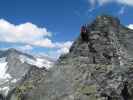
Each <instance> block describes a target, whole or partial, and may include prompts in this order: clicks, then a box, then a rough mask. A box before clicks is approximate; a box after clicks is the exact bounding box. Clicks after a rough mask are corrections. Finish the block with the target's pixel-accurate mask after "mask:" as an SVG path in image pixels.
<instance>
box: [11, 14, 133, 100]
mask: <svg viewBox="0 0 133 100" xmlns="http://www.w3.org/2000/svg"><path fill="white" fill-rule="evenodd" d="M84 37H85V38H84ZM132 41H133V30H130V29H128V28H126V27H124V26H123V25H121V23H120V21H119V20H118V19H117V18H114V17H111V16H107V15H102V16H98V17H97V18H96V20H94V21H93V22H92V23H91V24H88V25H87V32H86V33H85V34H82V33H81V34H80V36H79V37H78V38H77V39H76V40H75V42H74V43H73V45H72V47H71V48H70V52H69V53H68V54H66V55H62V56H61V57H60V58H59V60H58V62H57V64H55V65H54V67H53V68H51V69H50V70H49V71H48V72H46V74H45V76H44V77H42V78H41V80H40V81H39V84H38V85H37V86H35V88H34V89H30V90H29V89H26V91H24V92H21V96H20V97H19V98H17V97H18V96H19V95H20V94H19V93H17V92H14V93H13V95H12V96H11V100H132V99H133V64H132V61H133V53H132V50H133V44H132ZM31 77H33V76H31ZM28 82H29V81H28ZM23 85H24V84H22V85H21V86H19V88H21V87H22V86H23ZM27 85H28V84H27ZM27 85H25V86H27ZM27 91H28V93H27ZM23 97H25V98H23Z"/></svg>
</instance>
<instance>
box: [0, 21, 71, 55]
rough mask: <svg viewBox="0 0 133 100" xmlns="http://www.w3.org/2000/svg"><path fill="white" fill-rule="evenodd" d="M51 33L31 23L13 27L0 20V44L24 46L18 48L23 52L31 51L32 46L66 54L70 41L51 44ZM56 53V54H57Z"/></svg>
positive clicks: (13, 25)
mask: <svg viewBox="0 0 133 100" xmlns="http://www.w3.org/2000/svg"><path fill="white" fill-rule="evenodd" d="M51 37H52V33H51V32H49V31H48V30H47V28H45V27H38V26H37V25H35V24H32V23H31V22H26V23H23V24H19V25H15V24H12V23H10V22H8V21H7V20H4V19H0V42H9V43H17V44H24V45H25V46H22V47H19V48H18V49H21V50H23V51H25V50H32V49H33V46H37V47H44V48H50V49H57V51H58V52H59V51H60V54H62V53H67V52H68V51H69V48H70V46H71V44H72V41H67V42H52V40H51V39H50V38H51ZM57 51H56V52H57Z"/></svg>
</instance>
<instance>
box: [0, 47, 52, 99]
mask: <svg viewBox="0 0 133 100" xmlns="http://www.w3.org/2000/svg"><path fill="white" fill-rule="evenodd" d="M52 65H53V62H52V60H51V61H50V60H48V59H44V58H35V57H33V56H31V55H28V54H26V53H22V52H20V51H17V50H15V49H9V50H6V51H0V94H1V95H3V96H5V97H7V96H8V94H10V91H13V90H14V89H15V88H16V87H17V86H19V85H20V84H22V83H23V82H24V81H25V77H26V75H28V74H29V72H32V71H36V70H40V71H42V70H44V69H45V71H46V69H47V68H50V67H52ZM33 67H35V68H34V70H33ZM38 76H39V75H38Z"/></svg>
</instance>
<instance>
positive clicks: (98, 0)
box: [89, 0, 133, 6]
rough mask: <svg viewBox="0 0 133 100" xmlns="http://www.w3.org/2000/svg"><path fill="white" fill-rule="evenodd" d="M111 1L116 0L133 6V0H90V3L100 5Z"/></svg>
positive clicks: (114, 0)
mask: <svg viewBox="0 0 133 100" xmlns="http://www.w3.org/2000/svg"><path fill="white" fill-rule="evenodd" d="M110 2H116V3H119V4H123V5H128V6H133V0H89V3H90V4H91V5H96V3H98V4H99V5H104V4H107V3H110Z"/></svg>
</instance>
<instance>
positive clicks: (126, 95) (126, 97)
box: [121, 81, 130, 100]
mask: <svg viewBox="0 0 133 100" xmlns="http://www.w3.org/2000/svg"><path fill="white" fill-rule="evenodd" d="M121 95H122V97H123V99H124V100H129V96H130V95H129V92H128V82H127V81H126V82H124V87H123V89H122V91H121Z"/></svg>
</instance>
